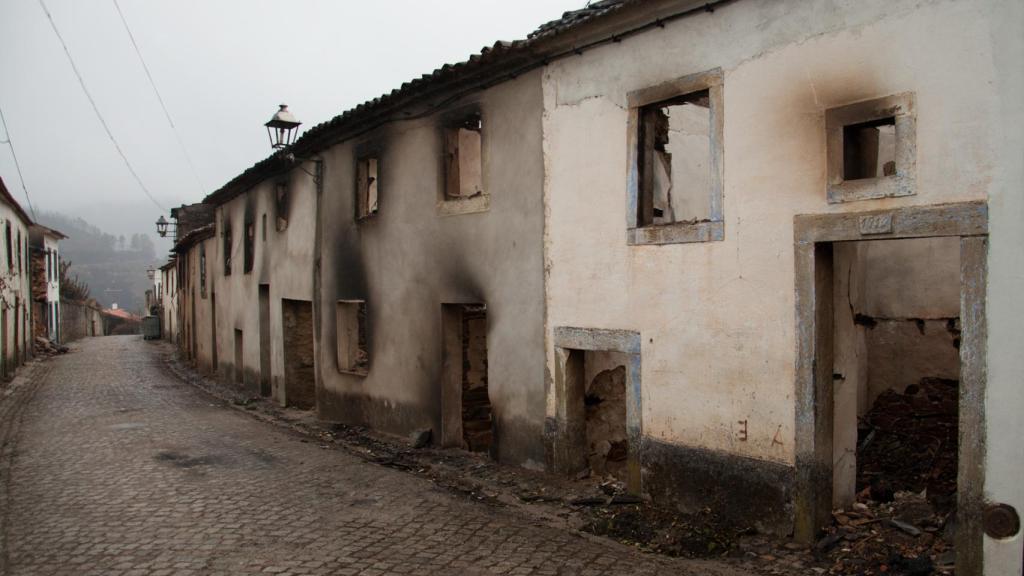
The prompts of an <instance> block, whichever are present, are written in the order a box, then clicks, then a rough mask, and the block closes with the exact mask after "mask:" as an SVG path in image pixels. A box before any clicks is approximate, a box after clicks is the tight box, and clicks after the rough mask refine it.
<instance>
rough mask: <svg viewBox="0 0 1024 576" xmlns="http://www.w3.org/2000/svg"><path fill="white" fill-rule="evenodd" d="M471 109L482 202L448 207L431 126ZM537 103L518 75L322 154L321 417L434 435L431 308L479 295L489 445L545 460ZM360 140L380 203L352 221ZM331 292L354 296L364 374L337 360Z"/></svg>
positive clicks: (436, 369)
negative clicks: (362, 307) (476, 115)
mask: <svg viewBox="0 0 1024 576" xmlns="http://www.w3.org/2000/svg"><path fill="white" fill-rule="evenodd" d="M470 109H471V110H473V111H479V112H480V114H481V118H482V122H483V132H482V137H483V165H482V170H483V182H484V188H485V189H486V190H485V192H486V195H487V197H488V201H487V202H486V203H481V202H479V201H478V198H474V199H469V201H468V202H465V203H463V204H460V205H458V206H455V207H454V208H453V206H451V205H450V203H445V202H444V196H443V190H444V173H443V172H444V171H443V167H444V161H443V158H442V156H443V128H444V126H445V122H446V121H447V120H448V119H450V117H451V115H452V114H455V113H458V112H460V111H463V110H470ZM540 112H541V94H540V75H539V73H530V74H526V75H524V76H522V77H520V78H518V79H516V80H514V81H510V82H507V83H505V84H501V85H499V86H497V87H494V88H491V89H489V90H487V91H484V92H482V93H480V94H477V95H475V96H473V97H472V99H468V100H466V101H464V102H460V103H457V104H455V105H453V107H452V108H451V109H450V110H446V111H442V112H440V113H439V114H438V115H436V116H434V117H430V118H425V119H422V120H415V121H409V122H399V123H396V124H393V125H389V126H386V127H383V128H381V129H380V130H379V131H378V132H376V133H373V134H369V135H367V136H366V138H365V139H362V140H360V141H358V142H353V143H344V144H341V145H338V146H336V147H334V148H332V149H331V150H329V151H328V152H327V153H326V154H325V155H324V157H325V163H326V171H325V174H326V176H325V184H326V188H325V195H324V206H323V214H324V215H325V221H324V228H323V229H324V254H323V258H324V260H323V262H324V272H323V286H322V290H323V301H324V306H323V310H322V316H321V320H322V322H323V331H322V338H323V342H322V343H321V344H322V347H321V349H322V361H323V366H322V375H323V389H322V390H320V391H319V392H318V396H319V400H318V403H319V407H320V413H321V415H322V416H323V417H325V418H328V419H336V420H340V421H344V422H351V423H358V424H362V425H368V426H373V427H375V428H380V429H384V430H388V431H391V432H396V433H406V432H409V431H411V430H414V429H421V428H431V429H433V430H434V432H435V437H439V434H440V425H441V388H440V384H441V380H442V366H441V359H442V345H441V340H442V338H441V332H442V330H441V306H442V304H450V303H480V304H485V305H486V306H487V316H488V318H487V325H488V328H487V346H488V351H489V356H488V362H487V369H488V374H487V381H488V391H489V394H490V397H491V402H492V407H493V415H492V416H493V420H494V439H493V441H494V443H495V447H494V454H496V455H497V457H498V458H499V459H501V460H505V461H509V462H513V463H529V462H531V461H532V462H533V463H539V462H542V461H543V446H542V443H541V421H542V419H543V413H544V408H543V386H544V367H543V356H544V354H543V304H542V303H543V249H542V244H541V241H542V238H543V210H542V207H541V202H540V198H541V191H542V181H543V165H542V162H541V154H540V150H541V146H542V143H541V131H540ZM524 119H525V120H524ZM364 150H373V151H374V153H376V154H378V155H379V159H380V178H381V179H380V187H379V207H380V209H379V212H378V213H377V214H375V215H373V216H370V217H367V218H364V219H361V220H358V221H357V220H356V219H355V218H354V217H353V215H354V214H355V213H356V209H355V204H354V202H355V200H356V193H355V182H356V174H355V170H356V159H357V157H358V155H359V154H360V151H364ZM467 207H468V208H467ZM337 300H365V301H366V314H367V330H366V332H367V347H368V353H369V356H370V369H369V373H368V374H367V375H365V376H361V375H356V374H348V373H342V372H339V370H338V362H337V357H336V353H335V350H336V346H337V341H336V333H337V332H336V331H337V326H336V320H335V313H334V303H335V302H336V301H337Z"/></svg>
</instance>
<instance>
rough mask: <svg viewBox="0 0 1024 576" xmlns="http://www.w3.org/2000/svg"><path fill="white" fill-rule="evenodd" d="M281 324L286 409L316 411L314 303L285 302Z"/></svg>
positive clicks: (283, 303) (282, 306) (282, 307)
mask: <svg viewBox="0 0 1024 576" xmlns="http://www.w3.org/2000/svg"><path fill="white" fill-rule="evenodd" d="M281 324H282V326H281V329H282V333H283V336H284V400H285V405H286V406H291V407H294V408H299V409H301V410H312V409H314V408H316V380H315V376H316V375H315V372H314V369H315V364H314V354H313V303H312V302H310V301H308V300H286V299H282V300H281Z"/></svg>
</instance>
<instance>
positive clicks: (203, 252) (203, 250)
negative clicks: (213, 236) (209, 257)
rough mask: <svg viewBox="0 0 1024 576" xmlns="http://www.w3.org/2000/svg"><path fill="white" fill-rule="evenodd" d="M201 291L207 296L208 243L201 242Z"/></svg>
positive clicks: (203, 295) (204, 296)
mask: <svg viewBox="0 0 1024 576" xmlns="http://www.w3.org/2000/svg"><path fill="white" fill-rule="evenodd" d="M199 293H200V295H201V296H202V297H203V298H206V243H205V242H201V243H200V244H199Z"/></svg>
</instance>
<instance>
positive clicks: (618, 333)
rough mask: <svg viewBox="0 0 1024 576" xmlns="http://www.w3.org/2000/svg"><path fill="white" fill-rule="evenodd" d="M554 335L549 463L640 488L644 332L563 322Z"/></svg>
mask: <svg viewBox="0 0 1024 576" xmlns="http://www.w3.org/2000/svg"><path fill="white" fill-rule="evenodd" d="M554 340H555V379H554V383H553V384H554V390H553V391H551V392H553V395H554V401H555V402H554V409H555V413H554V414H549V415H548V423H547V424H546V427H547V429H548V434H549V435H550V436H549V438H548V450H549V456H548V458H549V461H550V465H551V467H552V468H553V469H554V470H555V471H556V472H559V473H561V474H565V475H567V476H572V477H576V476H579V475H580V474H591V475H596V476H601V477H610V478H611V479H613V480H615V481H619V482H622V483H623V484H625V488H626V490H628V491H629V492H630V493H632V494H640V493H641V491H642V487H641V473H640V462H641V449H640V447H641V438H642V426H641V410H640V400H641V399H640V334H639V333H638V332H632V331H627V330H603V329H596V328H573V327H559V328H556V329H555V333H554ZM549 393H550V392H549Z"/></svg>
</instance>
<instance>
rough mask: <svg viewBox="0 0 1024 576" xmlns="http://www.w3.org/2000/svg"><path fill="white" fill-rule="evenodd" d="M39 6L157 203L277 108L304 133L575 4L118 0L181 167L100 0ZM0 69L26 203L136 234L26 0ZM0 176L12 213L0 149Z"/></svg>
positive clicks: (59, 59) (188, 184)
mask: <svg viewBox="0 0 1024 576" xmlns="http://www.w3.org/2000/svg"><path fill="white" fill-rule="evenodd" d="M44 2H45V4H46V7H47V8H48V9H49V10H50V13H51V14H52V15H53V19H54V21H55V22H56V25H57V27H58V29H59V30H60V32H61V34H62V35H63V36H64V40H65V41H66V42H67V45H68V48H69V50H70V51H71V55H72V57H73V58H74V59H75V62H76V64H77V65H78V68H79V70H80V71H81V73H82V76H83V77H84V79H85V82H86V85H87V87H88V88H89V90H90V92H91V93H92V95H93V98H94V99H95V100H96V103H97V105H98V107H99V109H100V112H101V113H102V114H103V116H104V117H105V118H106V120H107V123H108V124H109V126H110V129H111V131H112V132H113V134H114V136H115V137H116V138H117V140H118V141H119V142H120V144H121V146H122V148H123V149H124V151H125V154H126V155H127V157H128V159H129V160H130V161H131V163H132V164H133V165H134V167H135V169H136V170H137V172H138V174H139V176H140V177H141V179H142V181H143V182H144V184H145V185H146V186H147V187H148V188H149V190H150V191H151V192H152V194H153V196H155V197H156V199H157V200H158V202H159V203H160V204H162V205H163V206H164V207H165V208H168V209H169V208H171V207H172V206H176V205H179V204H181V203H189V202H197V201H199V200H201V199H202V198H203V196H204V195H205V194H207V193H209V192H210V191H212V190H215V189H216V188H218V187H219V186H221V185H222V184H224V183H225V182H226V181H228V180H229V179H231V178H232V177H234V176H235V175H237V174H238V173H240V172H241V171H242V170H244V169H246V168H248V167H249V166H251V165H252V164H254V163H255V162H257V161H259V160H260V159H262V158H264V157H265V156H267V155H268V153H269V152H270V148H269V145H268V143H267V137H266V132H265V129H264V128H263V123H264V122H266V121H267V120H268V119H269V118H270V116H271V115H272V114H273V113H274V111H275V110H276V109H277V104H279V103H287V104H288V105H289V108H290V109H291V110H292V112H293V113H294V114H295V115H296V116H297V117H298V118H299V119H300V120H302V121H303V122H304V126H303V128H309V127H312V126H313V125H315V124H318V123H320V122H323V121H325V120H327V119H329V118H331V117H332V116H335V115H337V114H339V113H340V112H342V111H344V110H346V109H348V108H351V107H353V106H354V105H356V104H358V103H360V102H363V101H365V100H369V99H371V98H374V97H376V96H379V95H381V94H383V93H385V92H388V91H390V90H391V89H393V88H396V87H398V86H399V85H400V84H401V83H402V82H404V81H407V80H410V79H412V78H415V77H417V76H419V75H421V74H424V73H427V72H429V71H431V70H433V69H434V68H437V67H438V66H440V65H441V64H444V63H447V62H456V61H461V60H464V59H466V57H467V56H469V55H470V54H471V53H474V52H477V51H479V49H480V48H481V47H483V46H485V45H491V44H493V43H494V42H495V41H496V40H512V39H516V38H523V37H525V36H526V34H527V33H529V32H530V31H531V30H533V29H534V28H535V27H536V26H538V25H539V24H541V23H543V22H546V21H548V20H551V19H554V18H557V17H558V16H560V15H561V13H562V12H563V11H565V10H571V9H575V8H578V7H580V6H582V5H583V4H584V3H585V2H584V0H515V1H509V0H432V1H425V0H376V1H375V2H356V1H353V0H290V1H288V2H284V1H281V0H118V3H119V5H120V7H121V10H122V12H123V14H124V16H125V18H126V20H127V22H128V25H129V26H130V28H131V31H132V33H133V34H134V36H135V40H136V42H137V43H138V45H139V48H140V50H141V52H142V55H143V57H144V58H145V60H146V64H147V65H148V66H149V69H150V71H151V73H152V75H153V78H154V80H155V82H156V85H157V87H158V88H159V89H160V92H161V94H162V96H163V99H164V102H165V103H166V105H167V108H168V110H169V111H170V114H171V118H172V119H173V121H174V123H175V125H176V127H177V131H178V133H179V134H180V136H181V138H182V139H183V140H184V144H185V148H186V149H187V152H188V154H189V155H190V156H191V158H192V160H193V163H194V165H195V173H193V171H192V170H191V168H190V167H189V163H188V161H187V160H186V158H185V156H184V154H183V153H182V150H181V147H180V146H179V144H178V142H177V140H176V138H175V135H174V132H173V131H172V130H171V128H170V126H169V124H168V122H167V119H166V118H165V116H164V113H163V111H162V110H161V108H160V104H159V102H158V101H157V99H156V96H155V95H154V92H153V90H152V88H151V87H150V85H149V83H148V81H147V79H146V76H145V72H144V70H143V68H142V65H141V64H140V62H139V59H138V57H137V56H136V54H135V52H134V51H133V48H132V44H131V40H130V39H129V37H128V34H127V33H126V31H125V29H124V25H123V24H122V23H121V20H120V17H119V16H118V13H117V10H116V7H115V4H114V0H44ZM0 78H2V80H0V109H2V110H3V113H4V115H5V117H6V119H7V125H8V127H9V129H10V133H11V137H12V138H13V140H14V144H15V149H16V152H17V154H18V159H19V161H20V163H21V168H22V171H23V173H24V176H25V182H26V185H27V186H28V190H29V194H30V196H31V199H32V202H33V204H34V205H35V208H36V210H40V209H43V210H59V211H62V212H65V213H68V214H72V215H81V216H83V217H85V218H86V219H87V220H90V221H93V222H94V223H95V224H97V225H100V226H101V227H105V228H107V229H109V230H111V231H114V232H117V233H124V232H127V231H146V232H151V231H152V230H151V229H152V226H151V225H149V224H148V222H152V221H155V220H156V218H157V216H158V215H159V214H160V210H159V209H158V208H157V207H156V206H154V205H153V203H152V202H151V201H149V200H148V199H147V198H146V197H145V196H144V195H143V193H142V191H141V190H140V189H139V185H138V184H137V183H136V182H135V180H134V179H133V178H132V176H131V174H130V173H129V172H128V170H127V168H126V167H125V165H124V163H123V162H122V160H121V159H120V157H119V156H118V155H117V152H116V151H115V149H114V146H113V145H112V144H111V142H110V140H109V139H108V137H107V135H106V133H105V132H104V131H103V129H102V127H101V125H100V123H99V121H98V120H97V119H96V116H95V113H94V112H93V110H92V108H91V106H90V104H89V101H88V100H87V99H86V97H85V95H84V93H83V92H82V89H81V88H80V87H79V85H78V82H77V80H76V78H75V75H74V73H73V71H72V69H71V66H70V64H69V63H68V60H67V57H66V56H65V54H64V52H63V49H62V47H61V45H60V42H59V41H58V40H57V37H56V35H55V34H54V32H53V30H52V29H51V27H50V24H49V22H48V20H47V18H46V15H45V13H44V12H43V9H42V7H41V6H40V2H39V0H2V1H0ZM3 138H4V135H3V134H2V133H0V139H3ZM0 176H2V177H3V179H4V182H5V183H6V184H7V187H8V189H10V190H11V192H12V193H13V194H14V196H15V197H16V198H18V200H19V201H20V202H22V204H23V205H25V207H26V209H27V208H28V206H27V205H26V203H25V198H24V194H23V192H22V191H21V184H20V182H19V179H18V175H17V172H16V170H15V166H14V162H13V161H12V159H11V154H10V150H9V149H8V148H7V147H6V146H0ZM140 219H148V221H147V222H146V223H145V224H144V225H139V224H138V223H137V222H138V220H140ZM117 228H120V230H117Z"/></svg>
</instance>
